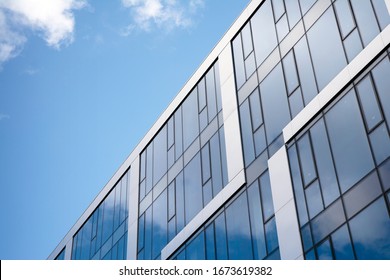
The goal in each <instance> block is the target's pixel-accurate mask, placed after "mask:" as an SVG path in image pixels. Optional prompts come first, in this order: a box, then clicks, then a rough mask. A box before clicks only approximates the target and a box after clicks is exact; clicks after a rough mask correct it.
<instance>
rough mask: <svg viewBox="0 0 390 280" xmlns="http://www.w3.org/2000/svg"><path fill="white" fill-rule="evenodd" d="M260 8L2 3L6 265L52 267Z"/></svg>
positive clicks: (135, 1) (0, 134)
mask: <svg viewBox="0 0 390 280" xmlns="http://www.w3.org/2000/svg"><path fill="white" fill-rule="evenodd" d="M248 2H250V1H249V0H234V1H223V0H188V1H182V0H180V1H179V0H176V1H175V0H111V1H97V0H95V1H93V0H50V1H48V0H0V207H1V208H0V223H1V229H0V259H45V258H46V257H47V256H48V255H49V254H50V253H51V251H52V250H53V249H54V248H55V246H56V245H57V244H58V243H59V241H60V240H61V239H62V238H63V237H64V236H65V234H66V233H67V232H68V230H69V229H70V228H71V227H72V226H73V224H74V223H75V222H76V220H77V219H78V218H79V217H80V216H81V214H82V213H83V212H84V210H85V209H86V208H87V207H88V205H89V204H90V203H91V202H92V200H93V199H94V197H95V196H96V195H97V194H98V193H99V191H100V190H101V189H102V188H103V186H104V185H105V184H106V183H107V182H108V180H109V179H110V177H111V176H112V175H113V174H114V172H115V171H116V170H117V169H118V168H119V166H120V165H121V164H122V162H123V161H124V160H125V159H126V158H127V156H128V155H129V154H130V153H131V151H132V150H133V148H134V147H135V146H136V144H137V143H138V142H139V141H140V140H141V139H142V137H143V136H144V135H145V134H146V132H147V131H148V129H149V128H150V127H151V126H152V124H153V123H154V122H155V121H156V120H157V118H158V116H159V115H160V114H161V113H162V112H163V110H164V109H165V108H166V107H167V106H168V104H169V103H170V101H171V100H172V99H173V98H174V97H175V95H176V94H177V93H178V92H179V90H180V89H181V87H183V85H184V83H185V82H186V81H187V80H188V79H189V78H190V76H191V75H192V73H193V72H194V71H195V70H196V69H197V67H198V66H199V65H200V64H201V63H202V61H203V60H204V59H205V58H206V56H207V55H208V53H210V51H211V50H212V48H213V47H214V46H215V44H216V43H217V42H218V41H219V40H220V39H221V38H222V36H223V34H224V33H225V32H226V31H227V30H228V28H229V27H230V25H231V24H232V23H233V21H234V20H235V19H236V18H237V17H238V16H239V14H240V13H241V12H242V10H243V9H244V8H245V6H246V5H247V4H248Z"/></svg>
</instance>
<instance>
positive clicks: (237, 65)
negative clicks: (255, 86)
mask: <svg viewBox="0 0 390 280" xmlns="http://www.w3.org/2000/svg"><path fill="white" fill-rule="evenodd" d="M242 52H243V50H242V44H241V34H238V35H237V37H236V38H235V39H234V40H233V56H234V70H235V73H236V75H235V76H236V86H237V89H239V88H240V87H241V86H242V85H243V84H244V83H245V82H246V78H245V66H244V58H243V53H242Z"/></svg>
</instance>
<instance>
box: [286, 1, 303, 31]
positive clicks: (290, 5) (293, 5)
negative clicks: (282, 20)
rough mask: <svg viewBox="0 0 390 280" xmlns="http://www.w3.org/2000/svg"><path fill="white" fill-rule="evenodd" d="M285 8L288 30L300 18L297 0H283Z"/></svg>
mask: <svg viewBox="0 0 390 280" xmlns="http://www.w3.org/2000/svg"><path fill="white" fill-rule="evenodd" d="M285 3H286V10H287V16H288V23H289V24H290V30H291V29H293V27H294V26H295V25H296V24H297V23H298V21H299V20H300V19H301V17H302V16H301V10H300V9H299V3H298V0H289V1H285Z"/></svg>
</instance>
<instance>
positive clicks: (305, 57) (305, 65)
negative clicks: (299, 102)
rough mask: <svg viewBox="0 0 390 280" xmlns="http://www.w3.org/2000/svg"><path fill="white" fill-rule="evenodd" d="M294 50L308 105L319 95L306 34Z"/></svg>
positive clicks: (304, 96) (302, 88) (305, 101)
mask: <svg viewBox="0 0 390 280" xmlns="http://www.w3.org/2000/svg"><path fill="white" fill-rule="evenodd" d="M294 51H295V59H296V62H297V68H298V73H299V78H300V82H301V90H302V93H303V100H304V103H305V104H306V105H307V104H309V102H310V101H311V100H312V99H313V98H314V97H315V96H316V95H317V85H316V81H315V77H314V72H313V66H312V64H311V59H310V52H309V48H308V46H307V42H306V36H303V37H302V39H300V40H299V41H298V43H297V44H296V45H295V47H294Z"/></svg>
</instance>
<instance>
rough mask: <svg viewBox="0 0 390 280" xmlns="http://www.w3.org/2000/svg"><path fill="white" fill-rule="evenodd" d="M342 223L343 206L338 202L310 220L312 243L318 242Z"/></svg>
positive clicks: (343, 220) (343, 217) (343, 218)
mask: <svg viewBox="0 0 390 280" xmlns="http://www.w3.org/2000/svg"><path fill="white" fill-rule="evenodd" d="M344 222H345V215H344V210H343V205H342V203H341V200H338V201H336V202H335V203H333V204H332V205H330V206H329V207H328V208H327V209H325V211H324V212H322V213H321V214H320V215H318V216H317V217H316V218H315V219H313V220H312V223H311V225H312V232H313V240H314V243H318V242H320V241H321V240H322V239H324V238H325V237H326V236H328V235H329V234H330V233H331V232H332V231H334V230H335V229H336V228H338V227H339V226H341V225H342V224H343V223H344Z"/></svg>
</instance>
